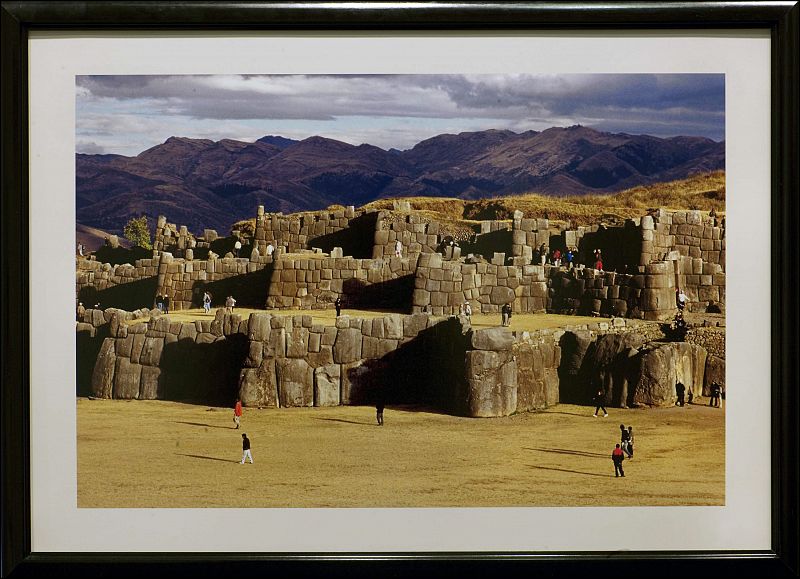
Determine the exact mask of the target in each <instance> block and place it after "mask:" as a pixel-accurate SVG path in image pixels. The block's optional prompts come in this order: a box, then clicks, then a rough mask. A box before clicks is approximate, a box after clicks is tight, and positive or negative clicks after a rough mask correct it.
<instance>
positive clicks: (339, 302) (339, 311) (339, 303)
mask: <svg viewBox="0 0 800 579" xmlns="http://www.w3.org/2000/svg"><path fill="white" fill-rule="evenodd" d="M333 305H334V306H335V307H336V317H337V318H338V317H339V316H341V315H342V298H341V296H340V297H338V298H336V301H335V302H333Z"/></svg>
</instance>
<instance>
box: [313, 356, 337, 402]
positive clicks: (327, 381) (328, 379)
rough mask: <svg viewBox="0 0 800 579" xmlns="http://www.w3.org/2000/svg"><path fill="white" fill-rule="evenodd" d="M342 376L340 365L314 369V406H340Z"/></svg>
mask: <svg viewBox="0 0 800 579" xmlns="http://www.w3.org/2000/svg"><path fill="white" fill-rule="evenodd" d="M341 375H342V371H341V366H339V365H338V364H329V365H327V366H320V367H319V368H315V369H314V406H338V405H339V402H340V388H341V382H342V381H341Z"/></svg>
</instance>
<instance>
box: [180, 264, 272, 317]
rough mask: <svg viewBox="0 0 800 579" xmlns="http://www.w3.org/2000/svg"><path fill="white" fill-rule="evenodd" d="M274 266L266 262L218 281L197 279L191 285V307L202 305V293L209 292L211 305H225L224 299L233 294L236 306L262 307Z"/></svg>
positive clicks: (219, 306) (265, 300)
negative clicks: (262, 265) (256, 269)
mask: <svg viewBox="0 0 800 579" xmlns="http://www.w3.org/2000/svg"><path fill="white" fill-rule="evenodd" d="M273 269H274V267H273V265H272V264H268V265H267V266H266V267H264V268H263V269H260V270H258V271H254V272H252V273H246V274H243V275H235V276H232V277H229V278H225V279H221V280H218V281H211V282H208V281H198V282H196V283H195V284H194V285H193V286H192V307H193V308H202V307H203V293H204V292H206V291H209V292H211V306H212V307H214V308H221V307H223V306H225V299H226V298H227V297H228V296H233V297H234V299H236V306H237V307H246V308H263V307H264V304H266V303H267V294H268V292H269V280H270V278H271V277H272V271H273Z"/></svg>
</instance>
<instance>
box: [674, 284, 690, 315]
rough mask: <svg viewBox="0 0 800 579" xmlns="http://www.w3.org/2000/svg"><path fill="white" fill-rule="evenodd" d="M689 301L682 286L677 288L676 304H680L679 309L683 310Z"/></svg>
mask: <svg viewBox="0 0 800 579" xmlns="http://www.w3.org/2000/svg"><path fill="white" fill-rule="evenodd" d="M687 301H689V298H688V297H687V296H686V294H685V293H683V292H682V291H681V288H675V305H677V306H678V310H680V311H681V312H683V309H684V308H685V307H686V302H687Z"/></svg>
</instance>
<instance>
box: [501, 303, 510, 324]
mask: <svg viewBox="0 0 800 579" xmlns="http://www.w3.org/2000/svg"><path fill="white" fill-rule="evenodd" d="M500 313H501V314H502V318H503V325H504V326H510V325H511V304H510V303H507V304H503V307H502V308H500Z"/></svg>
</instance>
